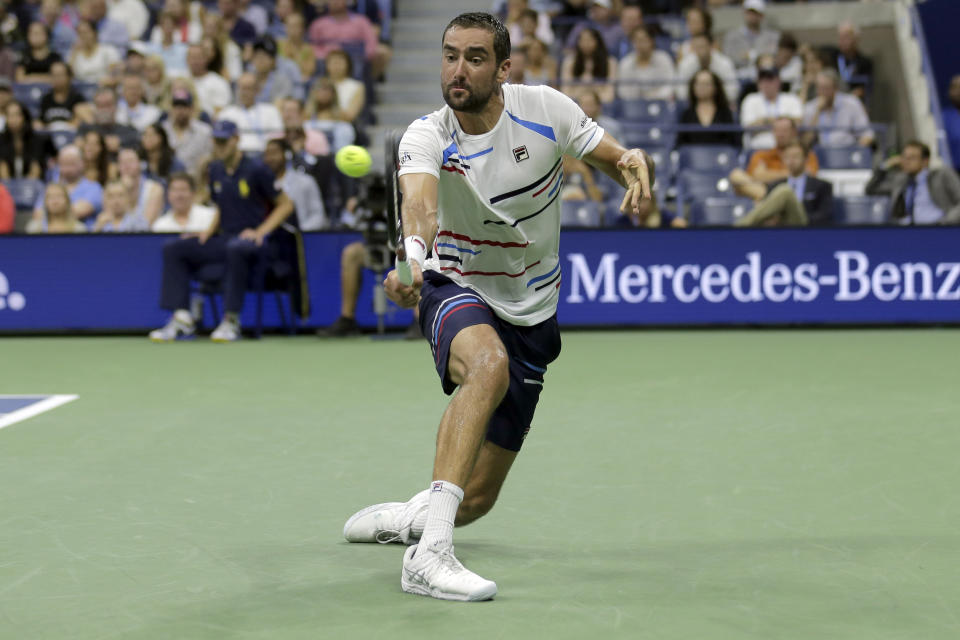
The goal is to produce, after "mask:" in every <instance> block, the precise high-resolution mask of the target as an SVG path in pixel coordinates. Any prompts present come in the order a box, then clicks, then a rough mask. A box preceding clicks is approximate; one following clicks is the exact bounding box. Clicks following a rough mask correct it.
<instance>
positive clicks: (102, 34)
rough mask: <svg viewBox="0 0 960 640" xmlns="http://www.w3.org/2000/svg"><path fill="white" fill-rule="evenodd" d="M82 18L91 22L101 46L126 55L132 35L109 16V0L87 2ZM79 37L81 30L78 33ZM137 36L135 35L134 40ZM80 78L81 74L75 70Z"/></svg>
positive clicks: (82, 10) (83, 5)
mask: <svg viewBox="0 0 960 640" xmlns="http://www.w3.org/2000/svg"><path fill="white" fill-rule="evenodd" d="M80 11H81V17H82V18H83V19H84V20H88V21H90V22H91V23H92V24H93V25H94V26H95V28H96V31H97V39H98V40H99V41H100V43H101V44H106V45H110V46H112V47H113V48H114V49H116V50H117V53H118V54H123V53H126V51H127V45H128V44H129V43H130V35H131V34H130V33H129V32H128V31H127V26H126V25H125V24H124V23H122V22H118V21H117V20H114V19H112V18H110V16H108V15H107V0H86V1H85V2H84V4H82V5H81V8H80ZM77 35H78V36H79V35H80V34H79V29H78V31H77ZM136 37H137V35H136V34H134V39H136ZM74 72H75V73H76V74H77V75H78V76H79V75H80V73H79V72H78V71H77V70H76V69H74Z"/></svg>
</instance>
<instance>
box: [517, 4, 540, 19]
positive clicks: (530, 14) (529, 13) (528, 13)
mask: <svg viewBox="0 0 960 640" xmlns="http://www.w3.org/2000/svg"><path fill="white" fill-rule="evenodd" d="M520 17H521V18H531V19H532V20H533V21H534V22H537V21H539V20H540V14H538V13H537V12H536V10H534V9H531V8H529V7H528V8H526V9H524V10H523V11H521V12H520Z"/></svg>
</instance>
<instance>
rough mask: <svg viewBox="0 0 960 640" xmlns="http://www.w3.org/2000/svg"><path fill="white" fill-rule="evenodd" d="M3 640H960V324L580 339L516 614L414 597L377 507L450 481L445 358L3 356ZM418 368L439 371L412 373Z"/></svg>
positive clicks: (304, 344) (531, 464) (336, 353)
mask: <svg viewBox="0 0 960 640" xmlns="http://www.w3.org/2000/svg"><path fill="white" fill-rule="evenodd" d="M0 354H2V361H3V363H4V365H5V366H3V367H2V371H0V393H3V394H77V395H79V398H78V399H77V400H76V401H74V402H71V403H68V404H66V405H64V406H61V407H59V408H57V409H54V410H52V411H49V412H47V413H43V414H41V415H39V416H37V417H34V418H32V419H29V420H26V421H24V422H19V423H17V424H13V425H11V426H8V427H7V428H4V429H2V430H0V487H2V493H0V496H2V497H0V637H2V638H4V639H7V638H10V639H14V638H16V639H30V640H38V639H42V638H56V639H63V638H150V639H154V638H158V639H169V638H191V639H192V638H251V639H252V638H263V639H268V638H269V639H271V640H286V639H288V638H374V637H377V638H391V639H393V640H402V639H405V638H418V639H423V638H442V637H449V638H453V637H458V638H483V639H493V638H607V637H623V638H671V639H672V638H677V639H693V638H698V639H712V638H764V639H786V638H796V639H804V640H808V639H811V638H831V639H841V638H850V639H854V638H856V639H864V638H870V639H872V640H874V639H885V638H910V639H918V638H925V639H926V638H956V637H960V579H958V573H957V572H958V567H960V498H958V487H960V464H958V451H960V418H958V416H960V393H958V391H957V373H958V371H960V369H958V364H957V356H958V354H960V331H957V330H946V329H929V330H869V331H857V330H844V331H826V330H818V331H800V330H795V331H771V330H767V331H746V330H744V331H663V332H661V331H643V332H601V333H586V332H567V333H565V334H564V353H563V355H562V356H561V357H560V359H559V360H558V361H557V363H556V364H555V365H553V366H552V367H551V369H550V371H549V373H548V374H547V383H546V388H545V390H544V394H543V396H542V398H541V403H540V409H539V411H538V414H537V419H536V420H535V423H534V427H533V430H532V431H531V433H530V437H529V438H528V439H527V442H526V445H525V448H524V452H523V454H522V455H521V456H520V458H519V459H518V461H517V464H516V466H515V467H514V470H513V472H512V475H511V478H510V479H509V480H508V482H507V485H506V487H505V489H504V492H503V494H502V495H501V499H500V503H499V504H498V505H497V507H496V508H495V509H494V511H493V512H492V513H491V514H490V515H489V516H487V517H486V518H484V519H482V520H480V521H479V522H477V523H476V524H474V525H471V526H470V527H467V528H464V529H459V530H458V531H457V534H456V547H457V555H458V556H459V557H460V558H461V559H462V560H463V561H464V563H465V564H466V565H467V566H468V567H469V568H471V569H473V570H475V571H476V572H477V573H479V574H480V575H482V576H485V577H488V578H490V579H493V580H496V581H497V583H498V586H499V594H498V596H497V599H496V600H494V601H493V602H488V603H477V604H459V603H449V602H441V601H436V600H431V599H427V598H418V597H415V596H410V595H406V594H404V593H402V592H401V590H400V584H399V583H400V561H401V556H402V551H403V548H402V547H399V546H380V545H350V544H347V543H345V542H343V540H342V537H341V528H342V526H343V522H344V520H345V519H346V518H347V517H348V516H349V515H350V514H351V513H352V512H353V511H355V510H356V509H358V508H360V507H362V506H365V505H367V504H369V503H372V502H380V501H383V500H387V499H393V500H405V499H406V498H408V497H409V496H410V495H412V494H413V493H415V492H416V491H417V490H419V489H420V488H422V487H425V486H426V484H427V483H428V482H429V480H430V477H429V473H430V468H431V463H432V447H433V439H434V436H435V430H436V423H437V421H438V419H439V416H440V414H441V412H442V410H443V408H444V406H445V397H444V396H443V395H442V393H441V392H440V391H439V387H438V384H437V381H436V379H435V374H434V372H433V370H432V362H431V359H430V355H429V350H428V348H427V346H426V345H425V344H424V343H410V342H401V341H373V340H369V339H366V338H361V339H354V340H348V341H321V340H316V339H313V338H306V337H304V338H292V339H288V338H280V337H272V338H268V339H265V340H263V341H260V342H253V341H248V342H244V343H241V344H236V345H228V346H219V345H212V344H208V343H206V342H205V341H204V342H199V341H198V342H196V343H185V344H175V345H154V344H150V343H148V342H147V341H146V339H144V338H60V339H46V338H45V339H40V338H32V339H19V338H17V339H13V338H7V339H3V340H2V341H0ZM410 362H413V364H414V366H410V365H409V363H410Z"/></svg>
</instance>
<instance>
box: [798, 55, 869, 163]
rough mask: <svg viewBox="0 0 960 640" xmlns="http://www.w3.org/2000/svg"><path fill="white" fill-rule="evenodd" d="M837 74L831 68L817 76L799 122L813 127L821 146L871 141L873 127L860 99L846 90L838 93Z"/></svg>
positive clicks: (862, 143)
mask: <svg viewBox="0 0 960 640" xmlns="http://www.w3.org/2000/svg"><path fill="white" fill-rule="evenodd" d="M839 85H840V77H839V76H838V75H837V72H836V71H834V70H833V69H824V70H823V71H821V72H820V74H819V75H818V76H817V97H816V99H814V100H811V101H810V102H808V103H807V105H806V107H805V108H804V117H803V122H804V124H806V125H807V126H810V127H815V128H816V135H817V137H818V140H819V144H820V145H821V146H824V147H849V146H853V145H855V144H859V145H861V146H864V147H866V146H870V145H871V144H873V140H874V138H873V131H871V130H870V119H869V118H867V112H866V111H865V110H864V108H863V103H862V102H860V100H859V99H857V98H856V97H854V96H852V95H850V94H849V93H841V92H840V91H839V90H838V89H839Z"/></svg>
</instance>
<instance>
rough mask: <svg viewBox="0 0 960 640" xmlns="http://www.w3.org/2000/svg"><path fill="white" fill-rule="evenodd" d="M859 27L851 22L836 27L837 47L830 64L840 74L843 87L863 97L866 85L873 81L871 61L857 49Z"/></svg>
mask: <svg viewBox="0 0 960 640" xmlns="http://www.w3.org/2000/svg"><path fill="white" fill-rule="evenodd" d="M859 41H860V29H859V28H858V27H857V26H856V25H854V24H853V23H851V22H843V23H841V24H840V26H838V27H837V48H836V50H835V51H832V52H831V53H833V60H832V63H833V64H832V66H833V68H834V69H836V70H837V72H838V73H839V74H840V79H841V80H843V85H844V88H845V89H847V91H849V92H850V93H851V94H853V95H855V96H856V97H858V98H860V99H861V100H863V99H864V97H865V95H866V89H867V85H870V84H872V83H873V61H872V60H870V58H868V57H867V56H865V55H863V54H862V53H861V52H860V49H859Z"/></svg>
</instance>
